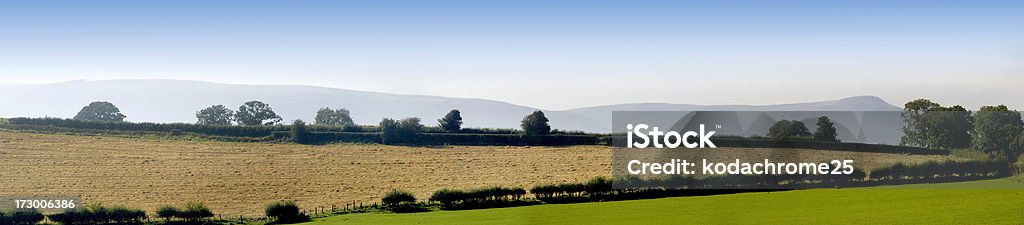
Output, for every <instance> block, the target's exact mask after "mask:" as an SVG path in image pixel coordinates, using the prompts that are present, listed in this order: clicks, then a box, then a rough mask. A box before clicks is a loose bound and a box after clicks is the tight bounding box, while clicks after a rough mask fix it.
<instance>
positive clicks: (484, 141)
mask: <svg viewBox="0 0 1024 225" xmlns="http://www.w3.org/2000/svg"><path fill="white" fill-rule="evenodd" d="M289 135H290V133H289V132H286V131H277V132H273V135H272V136H273V138H275V139H284V138H289ZM305 135H306V137H305V138H303V139H304V141H305V143H307V144H328V143H377V144H386V143H384V142H383V140H382V139H381V135H380V133H379V132H308V133H305ZM412 141H413V142H414V143H411V144H412V145H475V146H526V145H543V146H565V145H596V144H598V138H597V136H593V135H562V134H555V135H544V136H526V135H519V134H463V133H419V134H416V137H415V139H414V140H412Z"/></svg>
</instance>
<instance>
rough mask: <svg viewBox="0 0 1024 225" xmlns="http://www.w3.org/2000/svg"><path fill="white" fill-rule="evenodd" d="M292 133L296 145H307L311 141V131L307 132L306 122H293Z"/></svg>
mask: <svg viewBox="0 0 1024 225" xmlns="http://www.w3.org/2000/svg"><path fill="white" fill-rule="evenodd" d="M291 133H292V134H291V135H292V140H294V141H295V143H299V144H306V143H309V141H310V140H309V131H308V130H306V122H302V120H295V121H294V122H292V130H291Z"/></svg>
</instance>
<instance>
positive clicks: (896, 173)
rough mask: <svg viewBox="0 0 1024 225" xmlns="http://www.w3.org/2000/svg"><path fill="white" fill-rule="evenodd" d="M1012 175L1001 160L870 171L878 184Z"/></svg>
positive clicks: (883, 168)
mask: <svg viewBox="0 0 1024 225" xmlns="http://www.w3.org/2000/svg"><path fill="white" fill-rule="evenodd" d="M1012 174H1013V171H1012V167H1011V164H1010V163H1009V162H1007V161H1003V160H987V161H966V162H961V161H943V162H936V161H928V162H925V163H921V164H915V165H906V164H903V163H896V164H894V165H891V166H887V167H882V168H878V169H875V170H872V171H871V179H872V180H877V181H880V182H895V183H900V182H905V181H915V180H931V181H955V180H971V179H973V178H991V177H1003V176H1010V175H1012Z"/></svg>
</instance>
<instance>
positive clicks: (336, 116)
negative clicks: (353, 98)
mask: <svg viewBox="0 0 1024 225" xmlns="http://www.w3.org/2000/svg"><path fill="white" fill-rule="evenodd" d="M314 122H315V123H316V124H317V125H334V126H346V127H347V126H354V125H355V123H354V122H352V117H351V116H350V115H349V111H348V109H331V108H330V107H324V108H321V109H320V110H319V111H316V121H314Z"/></svg>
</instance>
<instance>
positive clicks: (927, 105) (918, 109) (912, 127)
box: [900, 99, 939, 147]
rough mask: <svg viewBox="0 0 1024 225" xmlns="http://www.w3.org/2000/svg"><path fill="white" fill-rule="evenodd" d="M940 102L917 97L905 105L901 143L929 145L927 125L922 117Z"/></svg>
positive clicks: (902, 114)
mask: <svg viewBox="0 0 1024 225" xmlns="http://www.w3.org/2000/svg"><path fill="white" fill-rule="evenodd" d="M938 107H939V104H937V103H934V102H932V101H931V100H928V99H917V100H913V101H910V102H907V104H904V105H903V113H901V114H900V115H901V116H902V117H903V122H904V123H905V126H904V127H903V137H901V138H900V145H910V146H922V147H927V146H928V143H927V141H926V140H928V139H930V137H928V132H927V130H928V129H927V126H925V125H924V123H923V122H921V120H922V119H921V117H922V115H924V114H925V113H926V112H928V111H931V110H932V109H934V108H938Z"/></svg>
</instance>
